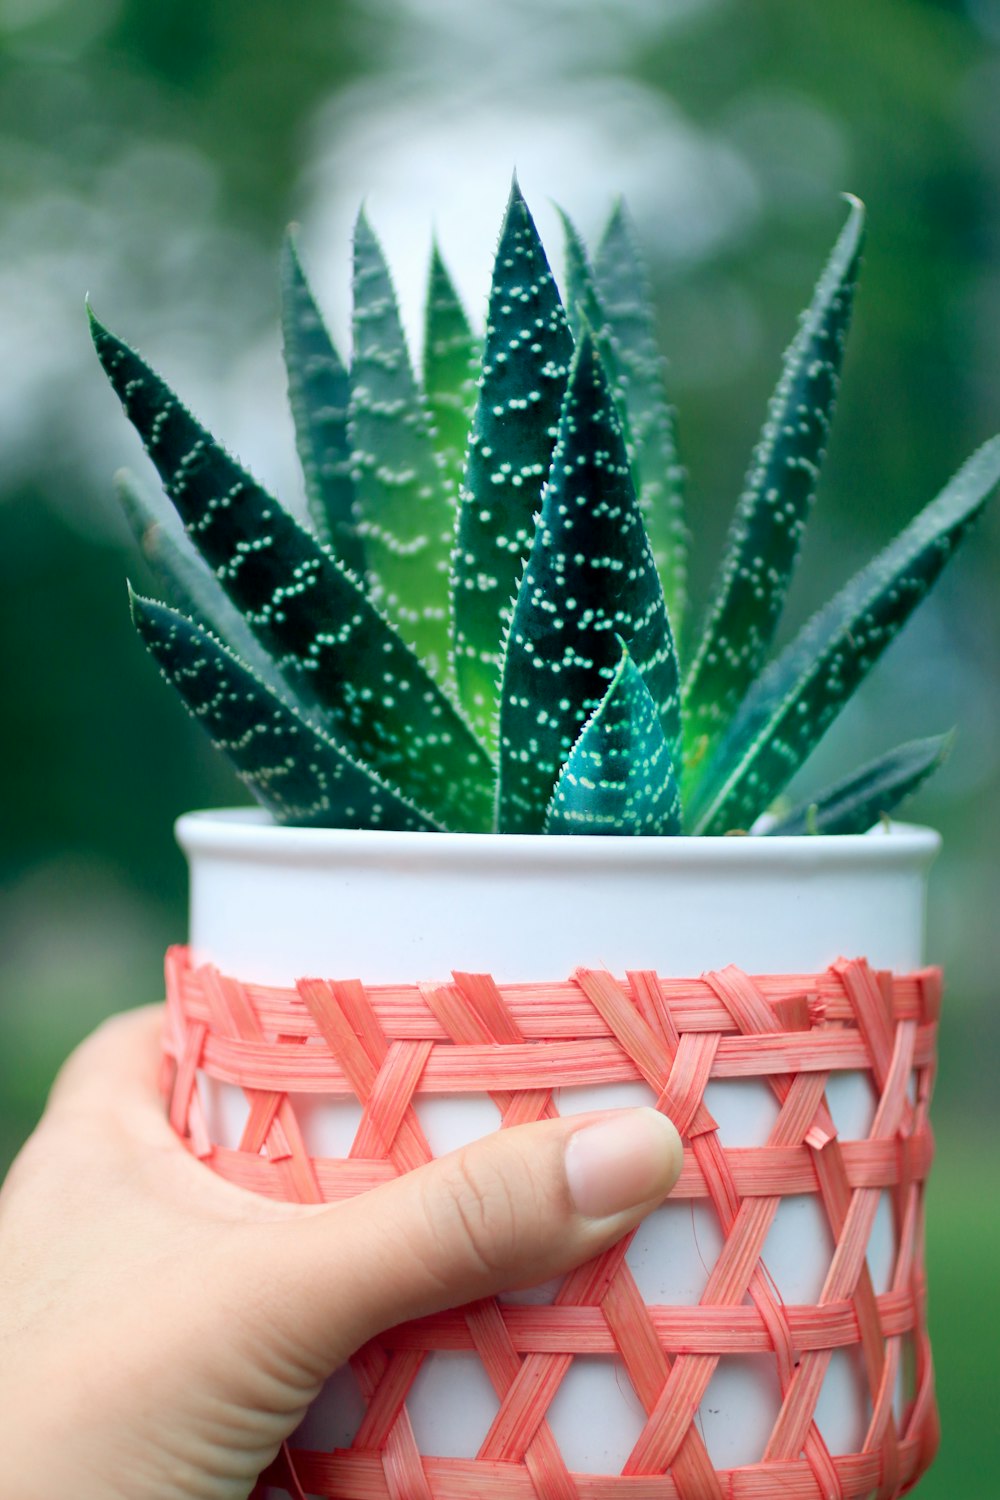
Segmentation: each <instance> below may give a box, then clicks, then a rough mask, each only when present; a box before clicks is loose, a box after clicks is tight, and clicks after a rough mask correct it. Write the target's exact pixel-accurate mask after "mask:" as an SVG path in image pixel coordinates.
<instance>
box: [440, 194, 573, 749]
mask: <svg viewBox="0 0 1000 1500" xmlns="http://www.w3.org/2000/svg"><path fill="white" fill-rule="evenodd" d="M572 353H573V338H572V335H571V333H570V331H569V325H568V324H567V322H566V315H565V313H564V312H563V307H562V303H561V302H560V300H559V293H558V291H557V289H556V284H555V281H554V280H553V277H552V272H551V271H550V269H549V264H548V261H547V260H546V258H545V252H544V250H543V249H542V245H541V241H540V240H539V238H538V231H537V230H536V228H535V225H534V222H533V220H532V218H531V215H530V213H529V212H528V207H527V204H526V203H525V201H524V199H523V197H522V196H521V192H520V189H519V188H518V186H517V182H516V180H515V182H514V185H513V187H512V189H511V195H510V201H509V202H508V204H507V212H506V215H505V217H504V222H503V228H502V229H501V232H500V244H499V248H498V250H497V257H496V263H495V266H494V271H493V285H492V290H491V292H490V304H489V314H488V321H487V329H486V348H485V352H484V355H483V370H482V378H481V383H480V389H479V399H478V401H477V403H476V412H475V416H474V418H473V425H472V432H471V435H470V439H469V456H468V463H467V465H466V470H465V477H464V479H463V481H462V495H461V507H460V511H459V521H458V541H457V545H456V549H455V556H454V560H453V575H452V610H453V622H454V658H455V677H456V681H457V684H458V691H459V695H460V698H461V701H462V704H463V706H464V708H465V710H466V712H467V714H468V715H469V717H470V719H471V720H472V722H473V724H474V725H475V727H476V728H477V729H478V730H479V732H480V734H481V735H482V737H483V739H484V740H485V741H486V742H487V743H488V744H490V745H493V744H494V743H495V741H496V734H497V724H496V719H497V701H498V691H499V687H498V683H499V676H500V645H501V641H502V638H503V632H504V629H505V627H506V625H507V623H508V621H509V619H510V612H511V606H512V602H513V599H514V595H515V594H516V592H517V584H518V580H519V578H520V576H521V572H522V570H523V567H524V561H525V558H526V557H527V555H528V552H529V551H530V549H531V538H532V535H533V533H534V517H535V514H536V512H537V511H538V508H539V497H540V495H541V491H542V486H543V484H544V483H545V480H546V477H547V475H548V472H549V465H550V464H551V461H552V448H553V445H554V443H555V438H556V432H557V429H558V424H559V411H560V407H561V405H562V398H563V392H564V391H565V388H566V374H567V371H568V369H569V363H570V359H571V357H572Z"/></svg>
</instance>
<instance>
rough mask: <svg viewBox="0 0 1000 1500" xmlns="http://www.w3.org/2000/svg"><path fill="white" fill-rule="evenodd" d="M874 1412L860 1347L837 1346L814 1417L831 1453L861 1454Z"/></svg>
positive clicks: (832, 1355)
mask: <svg viewBox="0 0 1000 1500" xmlns="http://www.w3.org/2000/svg"><path fill="white" fill-rule="evenodd" d="M871 1415H872V1402H871V1396H870V1395H869V1392H868V1385H867V1381H866V1380H865V1367H864V1360H863V1359H862V1357H861V1351H860V1349H857V1348H854V1349H834V1351H833V1353H832V1354H831V1356H830V1363H829V1366H828V1367H827V1371H826V1375H825V1377H824V1379H823V1385H822V1387H821V1389H820V1393H819V1400H818V1401H817V1402H816V1417H815V1420H816V1426H817V1427H818V1428H819V1430H820V1432H821V1433H822V1435H823V1441H824V1442H825V1443H826V1446H827V1448H829V1450H830V1452H831V1453H833V1454H838V1453H858V1452H859V1451H860V1449H861V1446H862V1444H863V1443H864V1440H865V1432H866V1431H867V1428H868V1423H869V1422H870V1421H871Z"/></svg>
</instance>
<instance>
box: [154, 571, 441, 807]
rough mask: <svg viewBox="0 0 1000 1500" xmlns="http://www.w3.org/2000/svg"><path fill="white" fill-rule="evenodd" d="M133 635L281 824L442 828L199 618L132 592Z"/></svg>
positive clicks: (243, 778) (192, 713)
mask: <svg viewBox="0 0 1000 1500" xmlns="http://www.w3.org/2000/svg"><path fill="white" fill-rule="evenodd" d="M129 594H130V598H131V603H132V618H133V620H134V621H135V625H136V629H137V630H138V632H139V634H140V636H141V637H142V639H143V641H144V642H145V644H146V646H147V648H148V649H149V651H150V652H151V653H152V655H153V657H154V659H155V661H156V663H157V665H158V666H159V668H160V671H161V672H162V673H163V676H164V677H165V678H166V680H167V681H168V682H169V683H170V685H171V686H172V687H174V688H176V690H177V692H178V693H180V695H181V697H182V698H183V700H184V702H185V704H186V705H187V708H188V710H189V712H190V713H191V715H192V716H193V717H194V718H195V719H197V721H198V723H199V724H200V725H201V726H202V728H203V729H204V730H205V732H206V733H207V734H208V736H209V738H210V739H211V741H212V744H213V745H214V746H215V748H216V749H217V750H221V751H222V752H223V754H224V755H225V756H227V757H228V759H229V760H230V761H231V763H232V765H233V766H234V768H235V770H236V773H237V775H238V776H239V777H240V780H241V781H243V782H244V783H245V785H246V786H247V787H248V788H249V789H250V791H251V792H252V793H253V795H254V796H255V797H256V798H257V800H258V801H259V802H262V803H263V805H264V806H265V807H266V808H267V810H268V811H269V812H270V813H271V814H272V816H273V817H274V818H275V819H276V820H277V822H279V823H295V824H300V825H304V826H307V827H308V826H312V827H322V828H392V829H425V830H432V829H434V828H436V826H437V825H436V824H435V823H434V821H433V820H432V819H431V818H429V817H427V816H426V814H424V813H422V812H420V811H419V810H418V809H417V808H415V807H413V806H412V805H411V804H410V803H408V802H407V801H405V799H404V798H402V797H401V796H400V795H399V794H398V792H395V791H393V789H392V788H391V787H389V786H386V784H385V783H384V782H383V781H381V780H380V779H379V778H378V777H377V776H375V775H374V774H373V773H372V772H371V771H370V770H369V769H368V768H367V767H366V766H363V765H360V764H358V762H357V761H354V760H352V759H351V758H350V756H348V755H345V753H344V752H343V751H342V750H340V749H339V748H338V747H337V746H336V745H335V744H334V743H333V742H332V740H329V739H327V737H326V736H325V735H324V734H322V733H321V732H320V731H319V730H317V729H316V728H315V726H313V725H311V724H309V723H307V722H306V721H305V720H304V719H302V718H301V717H300V716H299V715H298V713H296V711H295V709H294V707H293V706H292V705H291V704H289V703H286V702H285V701H284V700H283V699H282V698H280V697H279V696H278V695H277V694H275V693H274V692H272V691H271V689H270V688H269V687H266V686H265V685H264V683H262V682H261V681H260V679H259V678H258V677H256V676H255V675H254V673H253V672H252V671H251V670H250V668H249V667H248V666H247V665H246V663H245V662H242V661H240V660H239V658H238V657H236V656H234V655H233V654H232V652H231V651H229V650H227V649H226V647H225V646H223V645H222V643H221V642H220V641H217V640H216V639H215V637H214V636H212V635H210V634H209V633H208V632H207V631H205V630H203V629H202V628H201V626H200V625H197V624H195V622H194V621H193V620H188V619H187V618H185V616H184V615H182V614H179V613H178V612H177V611H176V610H173V609H170V608H169V607H168V606H167V605H165V604H158V603H156V601H154V600H152V599H142V598H140V597H139V595H137V594H133V593H132V592H131V590H130V591H129Z"/></svg>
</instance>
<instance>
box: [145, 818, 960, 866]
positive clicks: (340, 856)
mask: <svg viewBox="0 0 1000 1500" xmlns="http://www.w3.org/2000/svg"><path fill="white" fill-rule="evenodd" d="M174 831H175V835H176V838H177V841H178V843H179V844H180V846H181V848H182V849H183V850H184V852H185V854H187V855H188V856H191V855H197V856H209V857H211V856H225V857H228V858H231V859H232V858H235V859H245V860H253V861H255V862H262V863H265V864H274V865H284V864H289V863H291V864H295V865H303V864H314V865H325V864H329V863H339V862H340V861H342V860H344V859H345V858H347V857H349V858H350V860H351V861H352V862H366V863H367V862H374V863H380V862H388V863H392V864H394V865H399V864H401V863H414V864H421V865H426V864H428V863H434V864H435V865H440V864H447V865H457V866H463V865H465V866H476V867H479V866H481V865H482V864H483V863H484V862H487V863H490V864H499V865H501V866H507V865H518V864H530V865H531V866H532V867H533V868H538V867H539V866H541V867H545V868H552V869H561V870H572V869H573V868H574V867H578V866H580V865H581V864H588V865H592V864H593V863H594V862H599V863H600V864H602V865H603V866H604V867H605V868H607V867H608V866H609V865H610V866H612V867H614V868H622V869H624V868H630V869H635V868H637V867H638V868H642V867H647V868H656V869H660V870H663V869H670V868H678V867H680V868H683V869H687V870H692V871H693V870H706V869H707V870H711V869H723V868H724V869H726V870H732V869H734V868H735V869H761V868H768V867H771V868H775V867H778V866H783V867H786V868H793V869H801V870H803V871H805V870H811V869H815V868H816V867H818V866H831V865H834V866H843V865H848V866H850V865H855V866H865V867H870V866H871V865H872V864H873V863H874V864H877V865H880V866H895V867H901V866H902V867H910V868H913V869H926V868H927V867H928V866H929V865H930V864H931V863H932V861H933V860H934V858H935V856H936V855H937V853H938V850H939V849H940V847H941V835H940V834H939V833H938V832H937V831H936V830H935V829H933V828H928V827H924V826H923V825H921V824H916V823H890V825H889V826H888V827H885V826H883V825H882V824H877V825H876V826H875V827H874V828H872V829H870V830H869V831H868V832H867V833H842V834H841V833H838V834H822V833H821V834H791V835H788V834H783V835H773V836H767V837H764V836H762V835H757V834H747V835H745V836H740V837H735V836H732V835H719V836H714V837H713V836H707V835H702V836H698V837H693V836H689V837H683V836H682V837H668V836H665V835H662V836H661V835H647V836H643V837H636V836H634V835H629V834H610V835H597V834H574V835H572V836H563V837H561V838H560V837H555V836H553V835H551V834H542V833H427V832H420V833H407V832H402V831H394V830H382V829H367V828H362V829H356V828H296V827H283V826H281V825H279V824H276V823H275V822H274V821H273V820H272V818H271V817H270V815H269V814H268V813H267V812H265V811H264V810H263V809H262V808H254V807H227V808H212V809H202V810H199V811H196V812H189V813H185V814H183V816H182V817H180V818H179V819H178V820H177V822H176V824H175V829H174Z"/></svg>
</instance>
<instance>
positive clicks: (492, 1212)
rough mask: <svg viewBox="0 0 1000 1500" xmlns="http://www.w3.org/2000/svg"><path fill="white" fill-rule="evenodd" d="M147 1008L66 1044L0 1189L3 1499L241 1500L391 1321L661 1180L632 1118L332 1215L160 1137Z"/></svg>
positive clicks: (673, 1161) (664, 1179)
mask: <svg viewBox="0 0 1000 1500" xmlns="http://www.w3.org/2000/svg"><path fill="white" fill-rule="evenodd" d="M162 1014H163V1011H162V1007H161V1006H149V1007H146V1008H144V1009H141V1010H135V1011H129V1012H125V1013H123V1014H121V1015H119V1016H114V1017H112V1018H111V1019H110V1020H109V1021H106V1022H105V1023H104V1024H103V1025H102V1026H100V1027H99V1028H98V1030H97V1031H96V1032H94V1033H93V1035H91V1036H90V1037H88V1039H87V1040H86V1041H85V1042H84V1043H83V1044H82V1045H81V1046H80V1047H79V1048H78V1049H77V1050H76V1051H75V1052H74V1053H73V1054H72V1056H71V1057H70V1058H69V1059H68V1061H67V1062H66V1063H65V1065H64V1066H63V1068H62V1070H61V1071H60V1073H59V1075H58V1077H57V1079H56V1082H55V1084H54V1086H53V1089H52V1092H51V1095H50V1098H49V1102H48V1105H47V1107H46V1110H45V1113H44V1115H43V1116H42V1119H41V1121H40V1123H39V1125H38V1128H37V1129H36V1130H35V1132H34V1134H33V1135H32V1136H31V1137H30V1138H29V1140H28V1141H27V1143H26V1144H25V1146H24V1148H23V1150H22V1151H21V1153H20V1155H19V1156H18V1157H17V1159H16V1161H15V1162H14V1165H13V1166H12V1168H11V1170H10V1173H9V1175H8V1177H7V1180H6V1182H5V1183H4V1184H3V1186H2V1188H0V1430H2V1432H3V1437H2V1440H0V1463H2V1476H3V1484H2V1489H3V1493H4V1494H10V1495H11V1496H14V1495H16V1496H17V1497H18V1500H66V1496H68V1495H72V1496H73V1500H245V1497H246V1496H248V1495H249V1494H250V1491H251V1490H252V1489H253V1486H254V1482H255V1480H256V1478H257V1476H258V1475H259V1474H260V1473H261V1471H262V1470H263V1469H265V1468H266V1467H267V1465H268V1464H269V1463H270V1461H271V1460H272V1459H273V1458H274V1456H275V1455H276V1453H277V1452H278V1451H279V1449H280V1446H281V1443H282V1442H283V1440H284V1439H285V1438H287V1437H289V1436H290V1435H291V1433H292V1432H293V1431H294V1430H295V1428H296V1426H297V1425H298V1423H299V1422H300V1420H301V1419H302V1416H303V1415H304V1413H305V1410H306V1408H307V1407H308V1405H309V1403H310V1402H311V1401H312V1400H313V1399H314V1398H315V1396H316V1395H317V1394H318V1392H319V1390H320V1388H321V1386H322V1383H323V1381H324V1380H325V1379H326V1377H327V1376H329V1375H330V1374H331V1373H332V1372H333V1371H334V1370H335V1369H336V1368H337V1367H338V1366H339V1365H342V1364H343V1363H344V1361H345V1360H346V1359H347V1357H348V1356H349V1355H350V1354H351V1353H353V1352H354V1350H356V1349H358V1348H359V1347H360V1346H361V1345H362V1344H363V1343H365V1342H366V1341H367V1340H368V1339H370V1338H372V1337H374V1335H375V1334H377V1333H379V1332H380V1331H381V1330H383V1329H385V1328H388V1327H391V1326H392V1325H393V1324H395V1323H399V1322H402V1321H404V1320H405V1319H407V1318H414V1317H420V1316H423V1315H425V1314H427V1313H431V1312H436V1311H440V1310H441V1309H443V1308H446V1307H452V1306H457V1305H460V1304H462V1303H464V1302H469V1301H473V1300H475V1299H476V1298H479V1297H484V1296H488V1295H490V1294H492V1293H495V1292H498V1291H501V1290H503V1289H504V1288H512V1287H517V1286H528V1285H531V1284H533V1283H537V1282H542V1281H546V1280H548V1279H549V1278H550V1277H552V1276H555V1275H558V1274H559V1273H560V1272H563V1271H566V1270H568V1269H570V1268H571V1267H572V1266H574V1265H578V1264H580V1263H581V1262H582V1261H584V1260H587V1259H589V1258H590V1257H591V1256H593V1255H596V1254H598V1253H599V1252H600V1251H602V1250H604V1249H606V1248H607V1247H608V1246H609V1245H611V1244H613V1243H614V1241H615V1240H617V1239H619V1238H620V1237H621V1235H623V1234H624V1233H625V1232H626V1231H627V1230H629V1229H631V1228H632V1227H633V1226H634V1225H635V1224H637V1223H638V1222H639V1220H640V1219H641V1218H642V1217H643V1215H644V1214H646V1213H648V1212H649V1210H650V1209H652V1208H654V1207H655V1206H656V1205H657V1204H658V1203H659V1202H661V1201H662V1199H663V1198H664V1197H665V1196H666V1195H667V1193H668V1192H669V1191H670V1189H671V1188H672V1187H673V1185H674V1183H675V1181H676V1179H677V1175H678V1173H679V1171H680V1165H681V1146H680V1141H679V1139H678V1137H677V1133H676V1131H675V1130H674V1128H673V1126H672V1125H671V1124H670V1122H669V1121H668V1120H666V1119H665V1118H664V1117H663V1116H662V1115H658V1114H656V1113H655V1111H653V1110H648V1109H640V1110H622V1111H615V1112H613V1113H605V1114H593V1115H583V1116H576V1117H573V1118H568V1119H556V1120H545V1121H540V1122H538V1123H536V1124H531V1125H522V1126H517V1127H515V1128H512V1129H510V1130H502V1131H497V1132H496V1133H495V1134H493V1135H490V1136H487V1137H485V1138H484V1139H483V1140H481V1141H477V1142H474V1143H473V1144H471V1145H469V1146H466V1147H463V1148H462V1149H461V1150H460V1151H457V1152H453V1153H452V1154H451V1155H449V1156H446V1157H442V1158H440V1159H438V1160H437V1161H434V1162H431V1163H429V1164H428V1165H427V1166H425V1167H421V1168H419V1169H418V1170H417V1171H415V1172H411V1173H408V1174H406V1175H404V1176H402V1177H399V1178H397V1179H394V1180H393V1181H391V1182H388V1183H385V1184H383V1185H381V1186H380V1187H378V1188H375V1189H374V1190H373V1191H371V1192H369V1193H365V1194H362V1195H360V1196H359V1197H356V1198H353V1199H350V1200H348V1201H346V1202H341V1203H337V1204H333V1205H330V1206H319V1207H317V1206H306V1205H299V1204H285V1203H276V1202H273V1201H271V1200H269V1199H265V1198H258V1197H256V1196H255V1195H253V1194H251V1193H248V1192H245V1191H244V1190H243V1189H241V1188H237V1187H235V1186H233V1185H232V1184H230V1183H228V1182H225V1181H224V1180H223V1179H222V1178H220V1177H216V1176H215V1175H213V1173H211V1172H210V1171H208V1170H207V1169H206V1167H205V1166H204V1164H203V1163H200V1162H198V1161H197V1160H196V1159H195V1158H194V1157H193V1156H191V1155H190V1154H189V1153H188V1152H187V1151H186V1150H185V1148H184V1147H183V1146H182V1144H181V1143H180V1142H179V1141H178V1140H177V1138H176V1137H175V1135H174V1134H173V1132H172V1131H171V1129H170V1127H169V1125H168V1124H167V1122H166V1120H165V1118H164V1114H163V1108H162V1104H161V1101H160V1099H159V1096H158V1092H157V1087H156V1079H157V1069H158V1065H159V1055H160V1029H161V1025H162Z"/></svg>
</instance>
